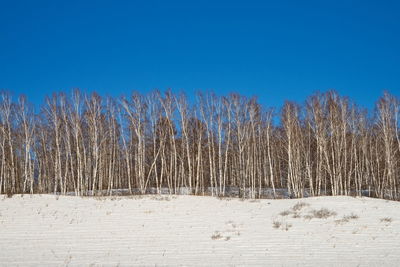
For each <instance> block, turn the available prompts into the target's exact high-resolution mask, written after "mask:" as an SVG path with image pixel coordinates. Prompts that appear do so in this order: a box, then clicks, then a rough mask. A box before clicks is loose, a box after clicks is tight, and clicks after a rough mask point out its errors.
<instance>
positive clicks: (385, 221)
mask: <svg viewBox="0 0 400 267" xmlns="http://www.w3.org/2000/svg"><path fill="white" fill-rule="evenodd" d="M392 221H393V219H392V218H389V217H385V218H381V222H383V223H391V222H392Z"/></svg>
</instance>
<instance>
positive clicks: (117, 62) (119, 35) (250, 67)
mask: <svg viewBox="0 0 400 267" xmlns="http://www.w3.org/2000/svg"><path fill="white" fill-rule="evenodd" d="M399 14H400V4H399V1H367V0H366V1H340V0H339V1H235V0H231V1H217V0H216V1H101V0H98V1H82V0H81V1H74V0H70V1H55V0H53V1H41V0H38V1H18V0H15V1H11V0H10V1H4V0H0V62H1V64H0V89H6V90H9V91H11V92H13V94H14V95H19V94H26V95H27V96H28V99H29V100H30V101H32V102H33V103H35V104H38V103H40V102H41V101H42V100H43V99H44V97H45V96H46V95H49V94H51V93H52V92H54V91H70V90H71V89H72V88H81V89H82V90H85V91H88V92H90V91H93V90H96V91H97V92H99V93H100V94H102V95H111V96H119V95H121V94H125V95H126V94H129V92H130V91H131V90H137V91H140V92H143V93H145V92H148V91H150V90H152V89H154V88H158V89H160V90H165V89H167V88H172V89H173V90H175V91H180V90H182V91H184V92H186V93H187V94H188V95H191V94H192V93H193V92H195V91H196V90H214V91H215V92H218V93H219V94H227V93H229V92H237V93H241V94H244V95H249V96H250V95H257V96H259V99H260V102H261V103H262V104H264V105H266V106H278V107H279V106H280V105H282V103H283V101H284V100H285V99H288V100H293V101H298V102H302V101H303V100H304V99H305V98H306V97H307V96H309V95H310V94H312V93H313V92H315V91H317V90H320V91H325V90H328V89H336V90H337V91H339V93H341V94H342V95H346V96H349V97H350V98H351V99H353V100H355V102H357V103H358V104H360V105H362V106H366V107H369V108H371V107H372V106H373V104H374V102H375V101H376V99H377V98H378V97H379V96H380V95H381V94H382V91H383V90H385V89H386V90H388V91H390V92H391V93H392V94H394V95H397V96H400V49H399V48H400V15H399Z"/></svg>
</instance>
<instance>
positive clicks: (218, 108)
mask: <svg viewBox="0 0 400 267" xmlns="http://www.w3.org/2000/svg"><path fill="white" fill-rule="evenodd" d="M371 101H374V100H371ZM399 126H400V101H399V99H398V98H396V97H395V96H393V95H391V94H390V93H387V92H386V93H384V94H383V95H382V96H381V97H380V98H379V99H377V100H376V103H375V108H374V110H369V111H368V110H366V109H364V108H363V107H360V106H357V105H356V104H355V103H354V102H352V101H351V100H350V99H348V98H347V97H343V96H340V95H339V94H338V93H336V92H335V91H328V92H325V93H316V94H314V95H312V96H310V97H309V98H308V99H307V100H306V101H305V102H304V103H294V102H289V101H287V102H285V103H284V105H283V107H279V108H269V107H264V106H262V105H260V104H259V102H258V100H257V98H255V97H254V98H248V97H245V96H241V95H237V94H230V95H227V96H218V95H216V94H214V93H198V94H197V95H196V96H195V97H193V99H192V98H190V100H189V98H188V97H186V96H185V95H184V94H174V93H172V92H171V91H166V92H163V93H162V92H159V91H153V92H151V93H149V94H146V95H142V94H139V93H136V92H133V93H132V94H131V95H129V96H126V97H120V98H111V97H107V98H105V97H101V96H100V95H98V94H96V93H92V94H85V93H82V92H80V91H79V90H74V91H73V92H71V93H69V94H64V93H56V94H53V95H52V96H50V97H48V98H47V99H46V100H45V101H44V102H43V104H42V105H41V106H40V107H36V108H35V107H34V105H33V104H32V103H30V102H29V101H28V99H26V98H25V97H24V96H20V97H19V98H13V97H12V96H11V95H10V94H9V93H6V92H3V93H1V96H0V161H1V162H0V194H15V193H55V194H74V195H79V196H82V195H96V194H103V195H105V194H109V195H111V194H114V193H115V192H116V190H124V192H127V193H128V194H145V193H149V192H150V193H169V194H195V195H214V196H221V197H222V196H228V195H230V194H231V193H232V192H237V195H238V196H240V197H243V198H263V197H266V196H267V195H268V194H269V195H271V196H272V197H279V196H282V194H283V195H285V194H286V195H285V196H286V197H304V196H320V195H333V196H335V195H368V196H371V197H379V198H386V199H397V200H398V199H399V190H400V129H399ZM282 192H283V193H282Z"/></svg>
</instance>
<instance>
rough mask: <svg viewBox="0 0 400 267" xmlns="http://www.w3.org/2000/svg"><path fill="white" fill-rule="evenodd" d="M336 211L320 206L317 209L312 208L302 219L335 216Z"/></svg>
mask: <svg viewBox="0 0 400 267" xmlns="http://www.w3.org/2000/svg"><path fill="white" fill-rule="evenodd" d="M336 215H337V213H336V212H334V211H330V210H328V209H326V208H322V209H319V210H312V211H311V212H310V213H309V214H308V215H306V216H304V219H309V220H311V219H313V218H317V219H327V218H329V217H332V216H336Z"/></svg>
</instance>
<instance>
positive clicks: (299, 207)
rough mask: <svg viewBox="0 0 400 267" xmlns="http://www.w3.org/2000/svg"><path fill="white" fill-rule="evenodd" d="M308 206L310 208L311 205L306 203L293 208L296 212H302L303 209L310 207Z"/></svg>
mask: <svg viewBox="0 0 400 267" xmlns="http://www.w3.org/2000/svg"><path fill="white" fill-rule="evenodd" d="M308 206H310V204H308V203H305V202H298V203H297V204H296V205H294V206H293V207H292V210H294V211H300V210H301V209H302V208H304V207H308Z"/></svg>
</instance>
